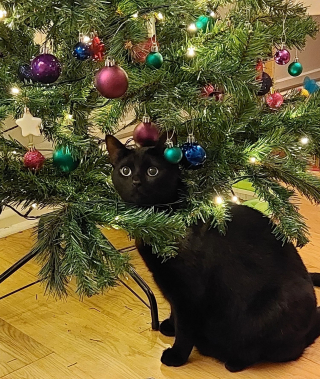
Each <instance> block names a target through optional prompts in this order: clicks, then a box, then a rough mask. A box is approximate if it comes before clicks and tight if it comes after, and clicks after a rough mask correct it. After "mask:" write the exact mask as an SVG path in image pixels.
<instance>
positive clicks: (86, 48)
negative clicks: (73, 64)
mask: <svg viewBox="0 0 320 379" xmlns="http://www.w3.org/2000/svg"><path fill="white" fill-rule="evenodd" d="M72 55H73V56H74V57H75V58H77V59H78V60H79V61H85V60H86V59H89V58H90V57H91V50H90V45H89V44H87V43H85V42H78V43H77V44H76V45H75V46H74V48H73V52H72Z"/></svg>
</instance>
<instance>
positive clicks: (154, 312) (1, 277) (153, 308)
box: [0, 247, 159, 330]
mask: <svg viewBox="0 0 320 379" xmlns="http://www.w3.org/2000/svg"><path fill="white" fill-rule="evenodd" d="M131 249H132V248H131V247H129V248H126V249H121V250H120V251H126V250H131ZM36 255H37V252H34V251H31V252H30V253H28V254H26V255H25V256H24V257H23V258H21V259H20V260H19V261H17V262H16V263H15V264H13V265H12V266H11V267H9V268H8V269H7V270H6V271H4V272H3V273H2V274H0V284H1V283H2V282H4V281H5V280H6V279H8V278H9V277H10V276H11V275H12V274H14V273H15V272H16V271H17V270H19V268H21V267H22V266H24V265H25V264H26V263H28V262H29V261H30V260H31V259H32V258H34V257H35V256H36ZM128 273H129V275H130V276H131V277H132V279H133V280H134V281H135V282H136V283H137V284H138V285H139V286H140V288H141V289H142V290H143V291H144V293H145V294H146V295H147V298H148V300H149V304H148V303H146V302H145V301H144V300H143V299H142V298H141V297H140V296H139V295H138V294H137V293H136V292H135V291H134V290H133V289H132V288H130V287H129V286H128V285H127V284H126V283H124V282H123V281H122V280H120V282H121V283H122V284H123V285H124V286H125V287H126V288H128V289H129V290H130V291H131V292H132V293H133V294H134V295H135V296H136V297H137V298H138V299H139V300H140V301H142V302H143V303H144V304H145V305H146V306H147V307H148V308H149V309H150V312H151V326H152V329H153V330H159V318H158V306H157V301H156V298H155V296H154V294H153V292H152V291H151V289H150V287H149V286H148V285H147V283H146V282H145V281H144V280H143V279H142V278H141V276H140V275H139V274H138V273H137V272H136V270H135V269H134V268H130V270H129V272H128ZM39 282H41V280H36V281H35V282H32V283H30V284H27V285H26V286H24V287H20V288H18V289H16V290H15V291H12V292H9V293H7V294H5V295H3V296H1V297H0V300H2V299H4V298H6V297H8V296H10V295H13V294H15V293H17V292H19V291H22V290H24V289H25V288H28V287H31V286H33V285H35V284H37V283H39Z"/></svg>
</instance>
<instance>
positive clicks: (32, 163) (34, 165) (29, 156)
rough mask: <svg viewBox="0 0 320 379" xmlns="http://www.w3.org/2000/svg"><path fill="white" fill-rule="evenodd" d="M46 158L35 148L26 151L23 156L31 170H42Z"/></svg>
mask: <svg viewBox="0 0 320 379" xmlns="http://www.w3.org/2000/svg"><path fill="white" fill-rule="evenodd" d="M45 160H46V158H45V157H44V156H43V155H42V154H41V153H40V151H38V150H36V149H35V148H33V149H31V150H29V151H28V152H26V153H25V155H24V157H23V163H24V166H25V167H27V168H30V169H31V170H40V169H41V168H42V166H43V164H44V161H45Z"/></svg>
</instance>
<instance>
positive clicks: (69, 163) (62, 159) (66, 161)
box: [53, 146, 79, 172]
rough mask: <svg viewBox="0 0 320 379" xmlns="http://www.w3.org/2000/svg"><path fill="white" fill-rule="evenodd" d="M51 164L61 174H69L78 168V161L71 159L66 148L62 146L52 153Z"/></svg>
mask: <svg viewBox="0 0 320 379" xmlns="http://www.w3.org/2000/svg"><path fill="white" fill-rule="evenodd" d="M53 164H54V165H55V166H56V167H58V168H59V169H60V170H61V171H63V172H71V171H73V170H75V169H76V168H77V167H78V165H79V161H78V160H75V159H74V158H72V155H71V152H70V150H69V148H68V147H67V146H63V147H60V149H56V150H55V151H54V153H53Z"/></svg>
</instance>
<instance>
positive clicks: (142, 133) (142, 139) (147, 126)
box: [133, 116, 159, 146]
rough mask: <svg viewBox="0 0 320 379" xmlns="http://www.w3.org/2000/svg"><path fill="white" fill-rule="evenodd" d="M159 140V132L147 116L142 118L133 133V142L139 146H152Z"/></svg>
mask: <svg viewBox="0 0 320 379" xmlns="http://www.w3.org/2000/svg"><path fill="white" fill-rule="evenodd" d="M158 139H159V130H158V128H157V127H156V125H155V124H154V123H153V122H151V121H150V117H149V116H144V117H143V119H142V122H141V123H140V124H139V125H137V126H136V127H135V129H134V131H133V140H134V142H135V143H137V144H138V145H140V146H154V145H155V144H156V142H157V141H158Z"/></svg>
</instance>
